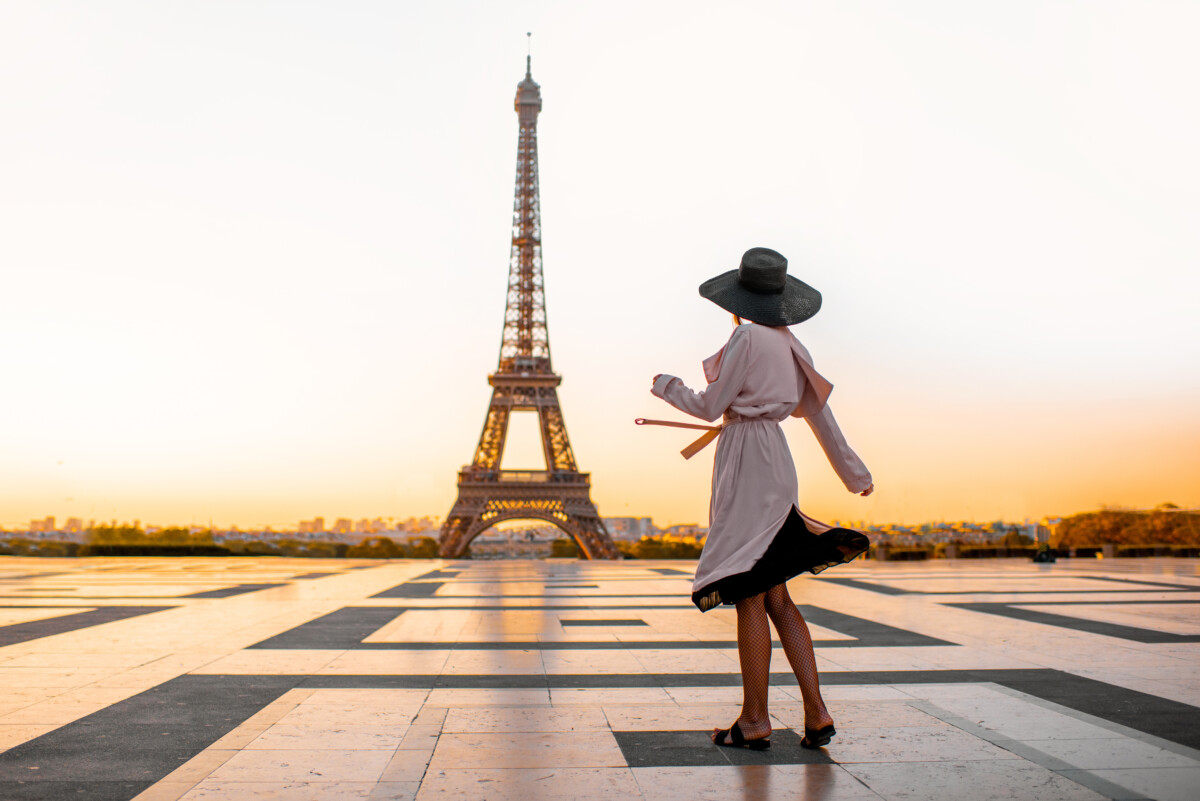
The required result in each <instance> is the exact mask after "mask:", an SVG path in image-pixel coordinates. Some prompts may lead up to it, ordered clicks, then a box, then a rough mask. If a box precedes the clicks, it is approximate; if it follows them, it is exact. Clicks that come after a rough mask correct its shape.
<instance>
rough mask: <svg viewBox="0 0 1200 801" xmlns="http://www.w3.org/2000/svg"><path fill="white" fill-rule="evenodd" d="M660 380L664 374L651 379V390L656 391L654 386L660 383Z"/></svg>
mask: <svg viewBox="0 0 1200 801" xmlns="http://www.w3.org/2000/svg"><path fill="white" fill-rule="evenodd" d="M660 378H662V373H659V374H658V375H656V376H654V378H651V379H650V388H651V389H654V385H655V384H657V383H658V379H660Z"/></svg>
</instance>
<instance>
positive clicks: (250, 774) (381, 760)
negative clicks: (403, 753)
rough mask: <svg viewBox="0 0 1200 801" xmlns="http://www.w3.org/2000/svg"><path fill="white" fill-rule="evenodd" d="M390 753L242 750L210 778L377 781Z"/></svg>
mask: <svg viewBox="0 0 1200 801" xmlns="http://www.w3.org/2000/svg"><path fill="white" fill-rule="evenodd" d="M391 756H392V752H390V751H386V750H383V751H345V750H326V749H314V750H307V751H301V750H294V751H293V750H285V751H279V750H276V751H268V750H262V751H259V750H243V751H239V752H238V753H236V754H234V755H233V756H232V757H231V758H230V759H229V760H228V761H227V762H225V763H224V764H223V765H221V766H220V767H219V768H217V769H216V770H215V771H213V772H212V774H210V777H209V779H208V780H207V781H211V782H239V783H240V782H254V783H261V782H268V783H272V784H290V783H297V784H313V783H320V784H326V783H331V782H332V783H338V784H341V783H346V782H371V783H374V782H376V781H378V780H379V777H380V776H381V775H382V774H383V769H384V768H385V767H387V764H388V762H389V761H390V759H391ZM203 784H204V783H202V785H203ZM198 789H199V788H198ZM322 792H323V791H322Z"/></svg>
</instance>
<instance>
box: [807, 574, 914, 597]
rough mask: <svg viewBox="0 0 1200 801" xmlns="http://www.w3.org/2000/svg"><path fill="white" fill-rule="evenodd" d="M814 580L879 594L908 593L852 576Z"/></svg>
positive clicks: (908, 593) (907, 592)
mask: <svg viewBox="0 0 1200 801" xmlns="http://www.w3.org/2000/svg"><path fill="white" fill-rule="evenodd" d="M814 581H828V582H829V583H831V584H840V585H842V586H843V587H853V588H854V589H856V590H868V591H869V592H877V593H879V594H880V595H910V594H912V593H911V592H910V591H909V590H904V589H901V588H899V587H889V586H888V585H886V584H876V583H875V582H873V581H862V580H861V579H852V578H834V577H833V576H830V577H828V578H819V579H814Z"/></svg>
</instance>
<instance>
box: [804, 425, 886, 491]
mask: <svg viewBox="0 0 1200 801" xmlns="http://www.w3.org/2000/svg"><path fill="white" fill-rule="evenodd" d="M804 420H805V422H807V423H808V425H809V428H811V429H812V431H813V434H815V435H816V437H817V442H819V443H821V450H823V451H825V456H826V457H827V458H828V459H829V463H830V464H831V465H833V471H834V472H835V473H837V475H838V478H840V479H841V480H842V483H843V484H845V485H846V489H848V490H850V491H851V492H855V493H858V492H862V491H863V490H865V489H866V488H867V487H869V486H871V484H872V479H871V471H869V470H867V466H866V465H865V464H863V461H862V459H859V458H858V454H856V453H855V452H854V451H853V450H852V449H851V448H850V445H849V443H847V442H846V438H845V437H844V436H842V429H840V428H839V427H838V424H837V420H834V419H833V412H831V411H830V410H829V404H828V403H826V404H825V405H824V406H822V407H821V411H819V412H817V413H816V414H810V415H808V416H806V417H805V418H804Z"/></svg>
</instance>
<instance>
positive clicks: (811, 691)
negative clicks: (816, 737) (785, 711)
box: [738, 584, 833, 729]
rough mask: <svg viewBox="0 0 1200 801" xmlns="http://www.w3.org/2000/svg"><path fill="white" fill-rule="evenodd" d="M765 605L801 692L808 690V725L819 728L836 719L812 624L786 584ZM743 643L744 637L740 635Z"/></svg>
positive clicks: (774, 590)
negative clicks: (824, 693) (825, 695)
mask: <svg viewBox="0 0 1200 801" xmlns="http://www.w3.org/2000/svg"><path fill="white" fill-rule="evenodd" d="M764 606H765V607H766V612H767V614H768V615H769V616H770V617H771V622H772V623H774V624H775V630H776V631H778V632H779V641H780V643H781V644H782V645H783V653H784V654H786V655H787V659H788V663H789V664H791V666H792V671H793V672H794V673H795V674H796V681H798V682H799V683H800V692H802V693H803V694H804V725H805V727H806V728H809V729H819V728H821V727H822V726H828V725H829V724H831V723H833V717H832V716H831V715H830V714H829V710H828V709H826V708H825V701H824V700H822V699H821V685H820V682H819V681H818V679H817V657H816V654H814V653H813V645H812V636H811V635H810V634H809V633H808V624H807V623H805V622H804V617H803V616H802V615H801V614H800V610H799V609H797V608H796V604H794V603H792V597H791V596H790V595H789V594H788V589H787V585H786V584H776V585H775V586H774V587H772V588H771V589H769V590H767V592H766V593H765V600H764ZM738 619H739V621H740V620H741V608H740V607H739V609H738ZM738 644H739V646H740V645H741V638H740V635H739V639H738Z"/></svg>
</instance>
